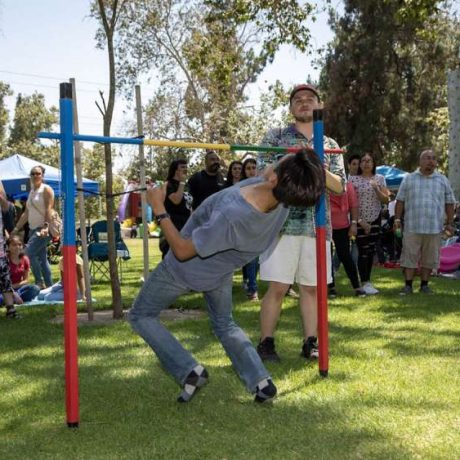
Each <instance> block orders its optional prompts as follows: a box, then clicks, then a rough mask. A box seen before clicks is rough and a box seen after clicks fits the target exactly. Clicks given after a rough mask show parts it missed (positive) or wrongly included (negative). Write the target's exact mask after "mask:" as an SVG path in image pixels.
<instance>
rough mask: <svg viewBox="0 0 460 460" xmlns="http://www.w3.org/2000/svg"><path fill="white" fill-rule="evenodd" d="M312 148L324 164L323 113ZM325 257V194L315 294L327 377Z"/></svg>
mask: <svg viewBox="0 0 460 460" xmlns="http://www.w3.org/2000/svg"><path fill="white" fill-rule="evenodd" d="M313 146H314V149H315V152H316V154H317V155H318V157H319V159H320V161H321V164H324V128H323V111H322V110H314V111H313ZM327 257H329V255H328V254H326V193H325V192H324V193H323V194H322V195H321V198H320V199H319V202H318V204H317V205H316V280H317V281H316V293H317V307H318V342H319V345H318V348H319V360H318V361H319V373H320V375H321V376H323V377H327V374H328V371H329V369H328V367H329V338H328V320H327V263H326V261H327Z"/></svg>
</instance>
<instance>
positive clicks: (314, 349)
mask: <svg viewBox="0 0 460 460" xmlns="http://www.w3.org/2000/svg"><path fill="white" fill-rule="evenodd" d="M300 356H303V357H304V358H307V359H318V357H319V352H318V339H317V338H316V337H308V339H307V340H304V342H303V345H302V351H301V352H300Z"/></svg>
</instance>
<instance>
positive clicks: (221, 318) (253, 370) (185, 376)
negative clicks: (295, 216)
mask: <svg viewBox="0 0 460 460" xmlns="http://www.w3.org/2000/svg"><path fill="white" fill-rule="evenodd" d="M324 184H325V180H324V171H323V167H322V165H321V163H320V162H319V160H318V158H317V156H316V154H315V153H313V152H311V151H310V152H306V151H302V152H300V153H297V154H295V155H286V156H285V157H283V159H281V160H280V161H279V162H278V163H277V164H275V165H270V166H268V167H267V168H266V170H265V171H264V174H263V175H262V176H259V177H256V178H252V179H248V180H246V181H243V182H240V183H238V184H236V185H235V186H233V187H230V188H228V189H225V190H223V191H221V192H218V193H216V194H214V195H212V196H210V197H209V198H207V199H206V200H205V201H204V202H203V203H202V204H201V205H200V206H199V207H198V209H197V210H196V211H195V212H194V213H193V214H192V215H191V217H190V218H189V220H188V221H187V223H186V224H185V226H184V228H183V229H182V230H181V232H180V233H179V232H178V231H177V230H176V228H175V226H174V225H173V224H172V222H171V220H170V219H169V216H168V214H167V213H166V211H165V208H164V198H165V189H164V187H161V188H159V187H158V188H154V189H151V190H149V191H148V200H149V203H150V205H151V206H152V209H153V212H154V214H155V216H156V220H157V222H158V223H159V225H160V226H161V229H162V231H163V233H164V235H165V237H166V239H167V240H168V243H169V245H170V248H171V251H169V253H168V255H167V256H166V257H165V259H164V260H163V261H162V262H160V264H159V265H158V266H157V267H156V268H155V270H154V271H153V272H152V273H151V275H150V277H149V278H148V280H147V281H146V282H145V284H144V285H143V287H142V289H141V291H140V293H139V295H138V297H137V299H136V300H135V302H134V305H133V308H132V309H131V311H130V312H129V316H128V317H129V321H130V323H131V325H132V327H133V329H134V330H135V331H136V332H137V333H138V334H139V335H140V336H141V337H142V338H143V339H144V340H145V341H146V342H147V343H148V345H150V347H151V348H152V350H153V351H154V352H155V353H156V355H157V356H158V358H159V360H160V362H161V364H162V365H163V367H164V368H165V369H166V370H167V371H168V372H169V373H171V374H172V375H173V377H174V378H175V379H176V381H177V382H178V383H179V384H180V385H181V386H182V387H183V391H182V393H181V395H180V396H179V398H178V401H179V402H187V401H189V400H190V399H191V398H192V397H193V396H194V394H195V392H196V391H197V390H198V389H199V388H200V387H201V386H203V385H204V384H206V383H207V381H208V372H207V371H206V369H205V368H204V367H203V366H202V365H201V364H199V363H198V362H197V361H196V360H195V359H194V358H193V356H192V355H191V354H190V353H189V352H188V351H187V350H185V349H184V348H183V346H182V345H181V344H180V343H179V341H178V340H177V339H176V338H175V337H174V336H173V335H172V334H171V333H170V332H169V330H168V329H167V328H166V327H165V326H164V325H163V324H162V323H161V322H160V320H159V314H160V312H161V310H163V309H165V308H167V307H168V305H171V304H172V303H174V301H175V299H176V298H177V297H178V296H180V295H182V294H184V293H187V292H190V291H199V292H203V294H204V297H205V299H206V302H207V306H208V313H209V318H210V320H211V325H212V328H213V331H214V333H215V335H216V336H217V337H218V339H219V340H220V342H221V343H222V345H223V347H224V349H225V351H226V353H227V355H228V356H229V358H230V360H231V361H232V364H233V366H234V368H235V370H236V372H237V373H238V375H239V377H240V378H241V380H242V381H243V382H244V384H245V385H246V388H247V389H248V390H249V391H250V392H251V393H255V401H257V402H265V401H268V400H271V399H272V398H273V397H274V396H275V395H276V387H275V385H274V384H273V382H272V380H271V377H270V375H269V373H268V372H267V370H266V369H265V367H264V365H263V363H262V361H261V359H260V357H259V355H258V354H257V351H256V350H255V348H254V346H253V345H252V343H251V341H250V340H249V338H248V337H247V336H246V334H245V333H244V332H243V331H242V330H241V328H240V327H239V326H238V325H237V324H236V323H235V322H234V320H233V317H232V309H233V301H232V284H233V282H232V281H233V272H234V270H235V269H237V268H239V267H241V266H243V265H245V264H246V263H248V262H249V261H251V260H253V259H254V258H255V257H256V256H258V255H259V254H260V253H261V252H263V251H265V250H267V249H268V248H269V247H270V246H271V244H272V243H273V241H274V240H275V238H276V237H277V236H278V234H279V231H280V229H281V227H282V225H283V223H284V221H285V220H286V217H287V215H288V209H287V206H299V205H309V206H312V205H313V204H315V203H316V201H317V199H318V197H319V196H320V195H321V193H322V192H323V191H324V187H325V185H324Z"/></svg>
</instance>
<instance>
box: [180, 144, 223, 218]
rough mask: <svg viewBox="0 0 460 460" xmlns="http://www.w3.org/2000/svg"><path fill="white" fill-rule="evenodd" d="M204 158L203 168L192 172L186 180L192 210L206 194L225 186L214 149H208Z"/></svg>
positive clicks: (220, 164)
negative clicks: (191, 199)
mask: <svg viewBox="0 0 460 460" xmlns="http://www.w3.org/2000/svg"><path fill="white" fill-rule="evenodd" d="M204 158H205V169H203V170H201V171H199V172H197V173H195V174H193V176H192V177H190V179H189V180H188V190H189V193H190V195H192V197H193V205H192V206H193V209H194V210H195V209H196V208H197V207H198V206H199V205H200V204H201V203H202V202H203V201H204V200H205V199H206V198H208V196H211V195H212V194H214V193H216V192H219V191H220V190H222V189H223V188H224V187H225V181H224V178H223V177H222V174H221V172H220V168H221V166H222V163H221V159H220V157H219V155H217V153H216V152H215V151H214V150H208V151H207V152H206V155H205V157H204Z"/></svg>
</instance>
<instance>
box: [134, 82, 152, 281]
mask: <svg viewBox="0 0 460 460" xmlns="http://www.w3.org/2000/svg"><path fill="white" fill-rule="evenodd" d="M136 114H137V134H138V135H139V136H143V135H144V124H143V122H142V101H141V87H140V85H136ZM139 163H140V180H141V188H145V186H146V182H145V160H144V145H143V144H139ZM141 200H142V225H143V228H144V232H143V234H142V243H143V252H142V254H143V257H144V281H145V280H147V277H148V276H149V226H148V223H147V194H146V192H145V190H143V191H141Z"/></svg>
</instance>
